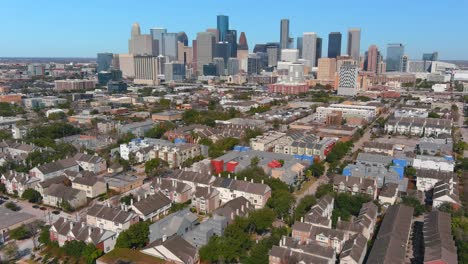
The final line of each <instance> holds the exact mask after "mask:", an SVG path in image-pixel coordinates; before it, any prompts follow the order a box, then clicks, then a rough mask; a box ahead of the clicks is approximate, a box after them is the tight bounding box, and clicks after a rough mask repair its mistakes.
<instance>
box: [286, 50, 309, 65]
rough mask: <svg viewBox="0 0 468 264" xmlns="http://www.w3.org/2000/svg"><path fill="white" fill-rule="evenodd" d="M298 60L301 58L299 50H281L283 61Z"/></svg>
mask: <svg viewBox="0 0 468 264" xmlns="http://www.w3.org/2000/svg"><path fill="white" fill-rule="evenodd" d="M304 51H305V49H304ZM314 54H315V53H314ZM298 60H299V51H298V50H297V49H283V50H281V61H286V62H297V61H298Z"/></svg>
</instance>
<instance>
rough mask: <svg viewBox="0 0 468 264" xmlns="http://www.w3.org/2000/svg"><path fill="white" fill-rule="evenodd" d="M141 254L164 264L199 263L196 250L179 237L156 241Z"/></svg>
mask: <svg viewBox="0 0 468 264" xmlns="http://www.w3.org/2000/svg"><path fill="white" fill-rule="evenodd" d="M141 252H142V253H144V254H147V255H150V256H153V257H157V258H159V259H162V260H164V261H165V262H166V263H175V264H195V263H199V256H198V250H197V249H196V248H195V247H194V246H192V245H191V244H190V243H188V242H187V241H185V240H184V239H183V238H182V237H180V236H173V237H171V238H167V239H159V240H156V241H154V242H152V243H150V244H149V245H148V246H146V247H145V248H144V249H142V250H141Z"/></svg>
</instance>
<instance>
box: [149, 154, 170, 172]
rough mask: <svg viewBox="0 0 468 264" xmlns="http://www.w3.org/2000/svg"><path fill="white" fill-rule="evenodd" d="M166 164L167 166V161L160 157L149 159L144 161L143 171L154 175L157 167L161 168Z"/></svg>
mask: <svg viewBox="0 0 468 264" xmlns="http://www.w3.org/2000/svg"><path fill="white" fill-rule="evenodd" d="M167 166H168V164H167V162H166V161H164V160H162V159H160V158H155V159H151V160H148V161H147V162H145V173H146V174H151V175H154V174H156V172H157V171H158V169H161V168H163V167H167Z"/></svg>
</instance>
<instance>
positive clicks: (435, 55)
mask: <svg viewBox="0 0 468 264" xmlns="http://www.w3.org/2000/svg"><path fill="white" fill-rule="evenodd" d="M438 59H439V53H438V52H437V51H434V52H432V53H424V54H423V56H422V60H423V61H436V60H438Z"/></svg>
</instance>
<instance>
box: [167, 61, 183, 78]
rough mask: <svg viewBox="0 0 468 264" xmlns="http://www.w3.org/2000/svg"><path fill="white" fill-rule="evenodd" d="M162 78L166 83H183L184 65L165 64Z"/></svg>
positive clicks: (176, 63)
mask: <svg viewBox="0 0 468 264" xmlns="http://www.w3.org/2000/svg"><path fill="white" fill-rule="evenodd" d="M164 77H165V81H166V82H170V81H183V80H184V79H185V65H184V64H182V63H178V62H169V63H165V64H164Z"/></svg>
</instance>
